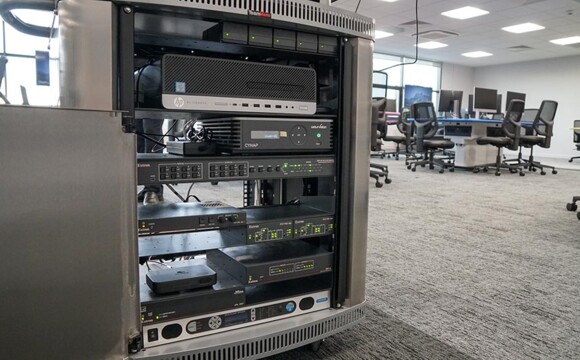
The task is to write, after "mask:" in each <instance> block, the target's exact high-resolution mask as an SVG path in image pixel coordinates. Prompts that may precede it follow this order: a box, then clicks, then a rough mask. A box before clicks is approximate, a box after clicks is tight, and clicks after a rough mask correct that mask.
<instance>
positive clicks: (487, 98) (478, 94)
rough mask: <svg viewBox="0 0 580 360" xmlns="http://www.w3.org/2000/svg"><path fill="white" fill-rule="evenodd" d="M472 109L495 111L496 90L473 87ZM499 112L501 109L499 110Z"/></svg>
mask: <svg viewBox="0 0 580 360" xmlns="http://www.w3.org/2000/svg"><path fill="white" fill-rule="evenodd" d="M473 109H474V110H475V111H476V112H479V111H483V112H489V113H496V112H497V90H495V89H485V88H479V87H476V88H474V89H473ZM500 112H501V111H500Z"/></svg>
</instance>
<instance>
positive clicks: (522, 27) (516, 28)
mask: <svg viewBox="0 0 580 360" xmlns="http://www.w3.org/2000/svg"><path fill="white" fill-rule="evenodd" d="M501 29H502V30H503V31H507V32H511V33H514V34H522V33H526V32H530V31H536V30H543V29H545V27H543V26H542V25H538V24H534V23H524V24H519V25H513V26H506V27H503V28H501Z"/></svg>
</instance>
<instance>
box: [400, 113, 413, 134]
mask: <svg viewBox="0 0 580 360" xmlns="http://www.w3.org/2000/svg"><path fill="white" fill-rule="evenodd" d="M410 114H411V109H409V108H406V107H404V108H402V109H401V112H400V113H399V118H398V119H397V130H399V132H401V134H406V133H407V130H408V129H409V128H412V127H413V124H411V123H410V122H409V120H408V119H409V117H410Z"/></svg>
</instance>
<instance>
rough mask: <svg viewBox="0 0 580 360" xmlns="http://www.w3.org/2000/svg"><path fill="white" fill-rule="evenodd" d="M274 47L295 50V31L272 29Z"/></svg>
mask: <svg viewBox="0 0 580 360" xmlns="http://www.w3.org/2000/svg"><path fill="white" fill-rule="evenodd" d="M274 47H275V48H278V49H288V50H296V33H295V32H294V31H289V30H280V29H274Z"/></svg>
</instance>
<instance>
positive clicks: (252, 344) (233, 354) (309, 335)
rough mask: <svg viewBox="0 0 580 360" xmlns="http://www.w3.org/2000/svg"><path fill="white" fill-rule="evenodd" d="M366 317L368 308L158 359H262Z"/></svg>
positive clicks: (332, 332)
mask: <svg viewBox="0 0 580 360" xmlns="http://www.w3.org/2000/svg"><path fill="white" fill-rule="evenodd" d="M365 314H366V306H364V305H363V306H360V307H357V308H355V309H353V310H352V311H346V312H341V313H339V314H337V315H335V316H333V317H331V318H327V319H325V320H321V321H319V322H315V323H312V324H309V325H306V326H303V327H300V328H297V329H295V330H292V331H288V332H284V333H279V334H272V335H270V336H266V337H262V338H258V339H255V340H252V341H249V342H245V343H239V344H234V345H231V346H224V347H222V348H219V349H210V350H205V351H203V350H200V351H192V352H191V353H188V354H180V355H171V356H159V357H152V358H149V359H156V360H209V359H211V360H251V359H261V358H263V357H264V356H268V355H273V354H276V353H280V352H283V351H287V350H291V349H294V348H297V347H299V346H303V345H306V344H310V343H312V342H314V341H317V340H321V339H324V338H326V337H328V336H330V335H332V334H335V333H337V332H340V331H342V330H344V329H346V328H348V327H350V326H352V325H354V324H356V323H358V322H359V321H361V320H362V319H363V318H364V317H365Z"/></svg>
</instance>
